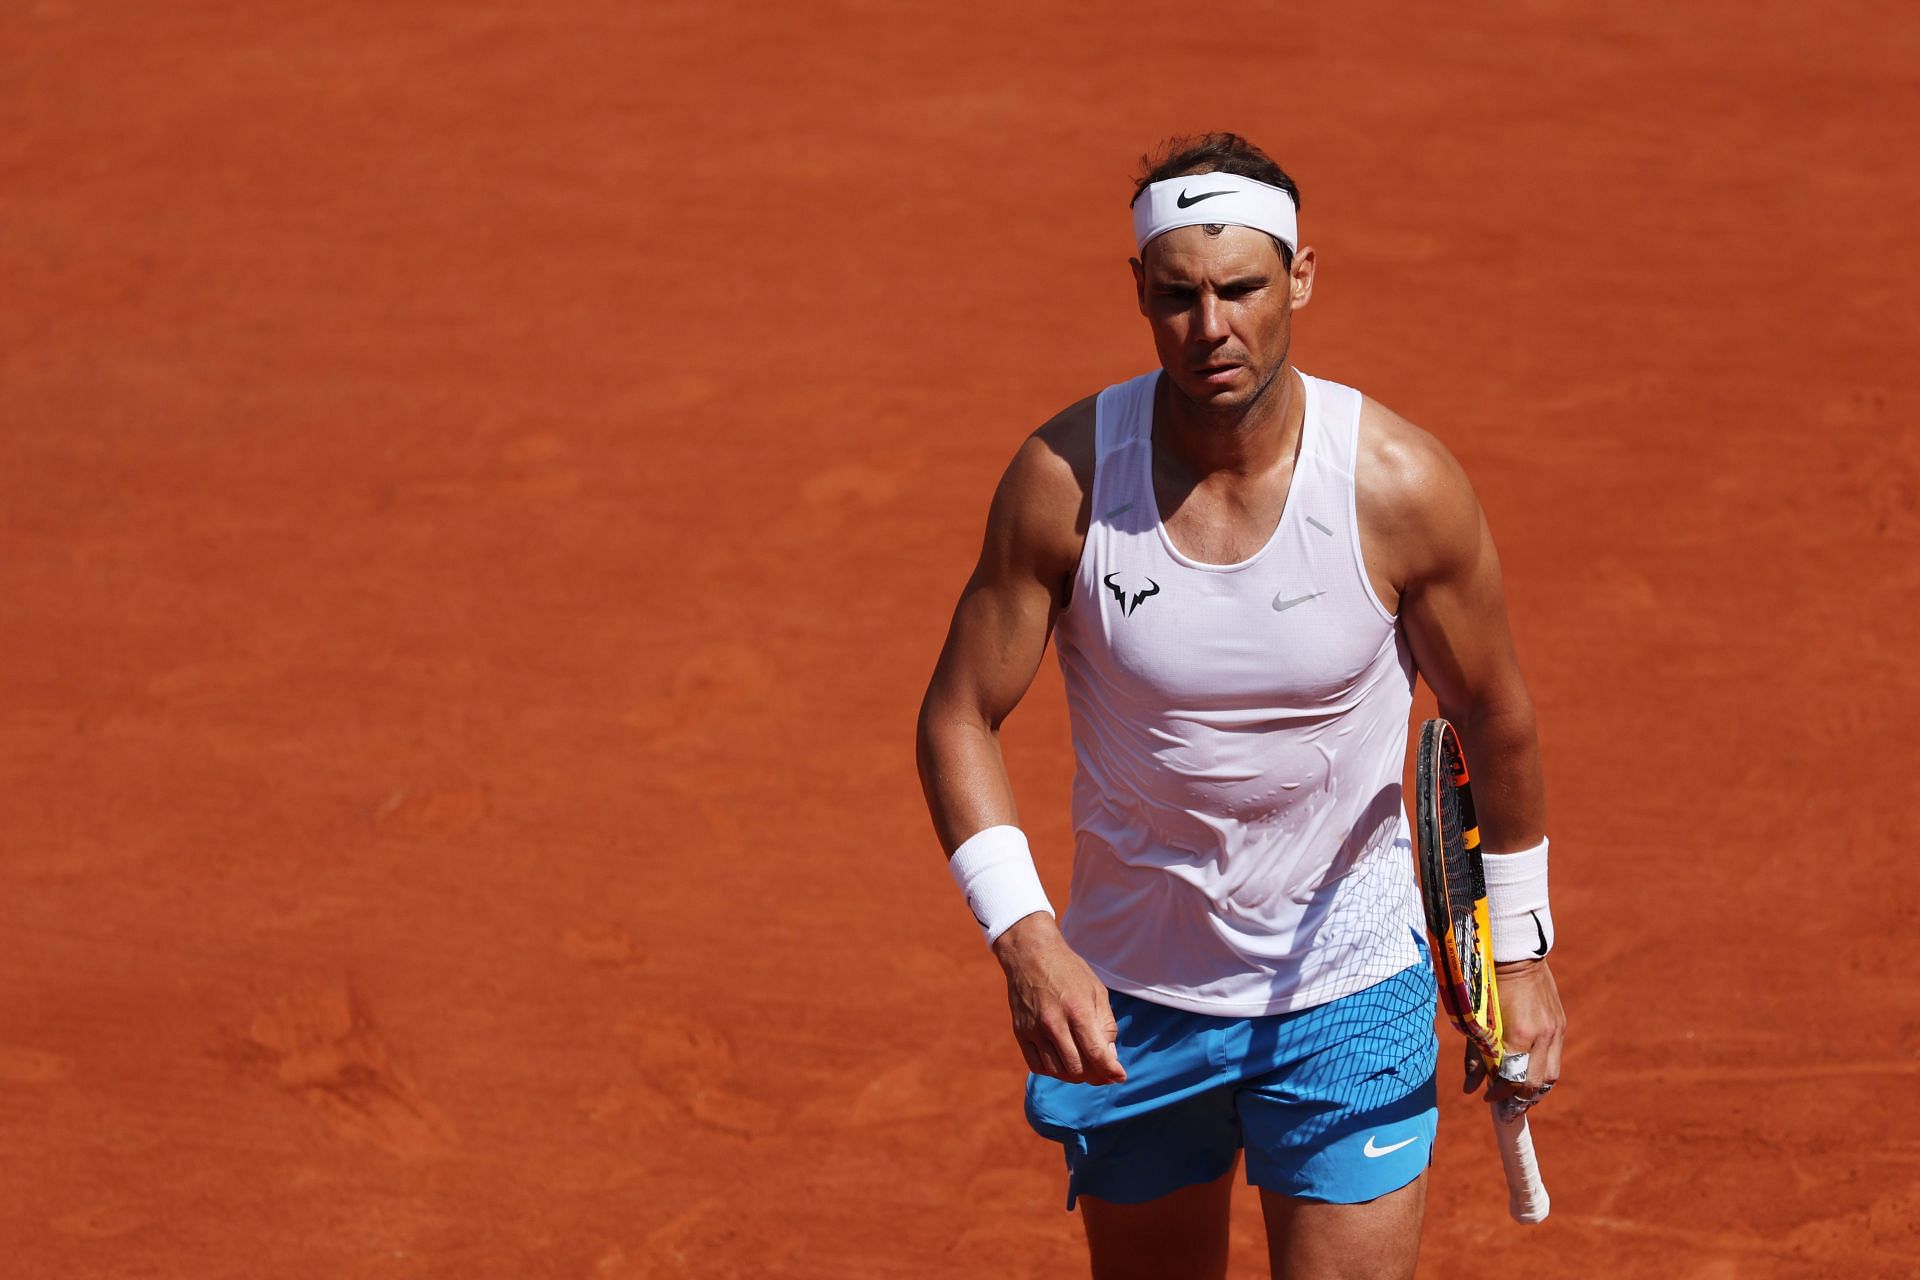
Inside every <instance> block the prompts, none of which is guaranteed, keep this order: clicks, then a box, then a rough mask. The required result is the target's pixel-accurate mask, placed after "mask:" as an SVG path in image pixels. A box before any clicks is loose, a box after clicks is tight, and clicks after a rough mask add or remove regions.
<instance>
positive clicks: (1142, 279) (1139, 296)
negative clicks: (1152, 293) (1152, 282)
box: [1127, 258, 1147, 315]
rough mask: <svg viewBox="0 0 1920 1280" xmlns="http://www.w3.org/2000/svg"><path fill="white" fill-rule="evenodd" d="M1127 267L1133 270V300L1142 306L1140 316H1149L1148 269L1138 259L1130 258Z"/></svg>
mask: <svg viewBox="0 0 1920 1280" xmlns="http://www.w3.org/2000/svg"><path fill="white" fill-rule="evenodd" d="M1127 265H1128V266H1129V267H1132V268H1133V298H1134V301H1135V302H1138V303H1139V304H1140V314H1141V315H1145V314H1147V268H1146V264H1145V263H1143V262H1141V261H1140V259H1138V258H1128V259H1127Z"/></svg>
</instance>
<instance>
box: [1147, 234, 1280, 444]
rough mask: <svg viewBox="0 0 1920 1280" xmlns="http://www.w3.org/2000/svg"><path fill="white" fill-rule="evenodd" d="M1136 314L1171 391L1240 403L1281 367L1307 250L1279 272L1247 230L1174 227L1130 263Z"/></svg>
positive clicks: (1266, 248) (1269, 247) (1264, 238)
mask: <svg viewBox="0 0 1920 1280" xmlns="http://www.w3.org/2000/svg"><path fill="white" fill-rule="evenodd" d="M1132 265H1133V279H1134V287H1135V289H1136V291H1137V292H1138V295H1139V299H1140V314H1141V315H1143V316H1145V317H1146V318H1147V324H1148V325H1149V326H1150V327H1151V328H1152V330H1153V345H1154V348H1155V350H1157V351H1158V352H1159V353H1160V364H1161V366H1162V367H1163V368H1165V369H1166V371H1167V378H1168V380H1169V381H1171V382H1172V384H1173V387H1174V390H1175V391H1177V392H1178V393H1179V394H1181V395H1183V396H1184V397H1186V399H1188V400H1190V401H1191V402H1193V403H1194V404H1195V405H1197V406H1199V407H1201V408H1205V409H1213V410H1235V409H1244V408H1246V407H1247V406H1248V405H1250V404H1252V403H1253V402H1254V401H1255V400H1257V399H1259V397H1260V395H1261V394H1262V393H1263V392H1264V391H1265V390H1266V388H1267V386H1268V384H1270V383H1271V382H1272V381H1273V379H1274V375H1275V374H1277V373H1278V372H1279V371H1280V369H1281V367H1282V366H1283V365H1284V364H1285V363H1286V359H1287V348H1288V345H1289V344H1290V342H1291V341H1292V337H1293V313H1294V311H1295V310H1297V309H1298V308H1300V307H1304V306H1305V305H1307V299H1308V298H1310V297H1311V296H1312V294H1313V266H1314V262H1313V250H1312V249H1310V248H1302V249H1301V251H1300V252H1299V253H1297V254H1295V255H1294V259H1293V270H1292V271H1291V272H1289V271H1288V270H1287V268H1286V266H1285V265H1284V264H1283V263H1282V262H1281V260H1280V251H1279V249H1278V248H1277V247H1276V246H1275V245H1274V243H1273V239H1272V237H1270V236H1268V235H1267V233H1266V232H1264V231H1256V230H1254V229H1253V228H1252V227H1233V226H1229V227H1222V228H1220V230H1219V231H1218V233H1217V234H1212V235H1209V234H1208V232H1207V229H1206V228H1205V227H1176V228H1175V229H1174V230H1172V231H1169V232H1167V233H1166V234H1165V235H1163V236H1159V237H1157V238H1156V239H1154V240H1153V241H1151V242H1150V243H1149V244H1148V245H1147V247H1146V252H1145V254H1144V256H1143V258H1140V259H1135V260H1134V261H1133V264H1132Z"/></svg>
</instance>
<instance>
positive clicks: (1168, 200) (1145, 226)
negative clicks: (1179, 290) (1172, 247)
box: [1133, 173, 1300, 250]
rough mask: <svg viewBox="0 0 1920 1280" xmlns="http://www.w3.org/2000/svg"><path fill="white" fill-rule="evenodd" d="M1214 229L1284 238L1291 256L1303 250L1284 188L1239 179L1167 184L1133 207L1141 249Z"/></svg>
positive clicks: (1204, 177) (1207, 177) (1210, 177)
mask: <svg viewBox="0 0 1920 1280" xmlns="http://www.w3.org/2000/svg"><path fill="white" fill-rule="evenodd" d="M1211 223H1222V224H1225V225H1227V226H1231V227H1252V228H1254V229H1255V230H1256V231H1264V232H1266V233H1267V234H1268V235H1270V236H1277V237H1279V238H1280V240H1281V241H1282V242H1284V243H1285V244H1286V246H1287V248H1288V249H1290V250H1291V249H1298V248H1299V247H1300V232H1299V228H1298V224H1297V222H1296V220H1295V212H1294V207H1293V198H1292V197H1291V196H1289V195H1288V194H1287V193H1286V192H1285V191H1282V190H1281V189H1280V188H1279V187H1271V186H1268V185H1267V184H1266V183H1264V182H1255V181H1254V180H1253V179H1252V178H1243V177H1241V176H1240V175H1238V174H1234V173H1196V174H1192V175H1190V176H1188V177H1185V178H1168V179H1167V180H1166V181H1164V182H1156V183H1154V184H1153V185H1152V186H1150V187H1148V188H1147V189H1146V190H1145V191H1142V192H1141V193H1140V195H1139V197H1138V198H1137V199H1135V200H1134V202H1133V241H1134V246H1135V248H1138V249H1145V248H1146V247H1147V241H1149V240H1151V239H1153V238H1154V237H1155V236H1157V235H1160V234H1161V233H1162V232H1166V231H1171V230H1173V229H1174V228H1175V227H1195V226H1201V225H1203V224H1211Z"/></svg>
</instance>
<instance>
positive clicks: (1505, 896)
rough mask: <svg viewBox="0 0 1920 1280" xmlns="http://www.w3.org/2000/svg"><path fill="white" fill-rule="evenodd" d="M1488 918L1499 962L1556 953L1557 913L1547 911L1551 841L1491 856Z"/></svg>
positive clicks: (1486, 860)
mask: <svg viewBox="0 0 1920 1280" xmlns="http://www.w3.org/2000/svg"><path fill="white" fill-rule="evenodd" d="M1482 863H1483V865H1484V866H1485V867H1486V872H1487V915H1488V917H1489V919H1490V920H1491V921H1492V924H1493V958H1494V960H1495V962H1496V963H1499V964H1505V963H1507V962H1508V961H1510V960H1536V959H1538V958H1539V957H1541V956H1544V955H1546V954H1547V952H1549V951H1551V950H1553V912H1552V911H1550V910H1549V909H1548V908H1547V842H1546V841H1545V840H1542V841H1541V842H1540V843H1539V844H1537V845H1535V846H1534V847H1533V848H1531V849H1522V850H1521V851H1520V852H1518V853H1489V854H1487V855H1486V857H1485V858H1483V859H1482Z"/></svg>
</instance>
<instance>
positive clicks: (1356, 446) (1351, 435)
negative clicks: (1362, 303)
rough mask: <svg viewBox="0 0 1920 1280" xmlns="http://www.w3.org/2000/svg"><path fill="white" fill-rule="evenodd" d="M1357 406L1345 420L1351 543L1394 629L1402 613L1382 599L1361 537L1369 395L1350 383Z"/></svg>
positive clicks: (1357, 566)
mask: <svg viewBox="0 0 1920 1280" xmlns="http://www.w3.org/2000/svg"><path fill="white" fill-rule="evenodd" d="M1347 391H1348V394H1349V396H1350V397H1351V399H1352V403H1353V408H1352V411H1351V412H1350V413H1349V414H1348V416H1347V422H1346V424H1345V437H1346V457H1345V459H1344V461H1345V464H1346V472H1347V545H1348V547H1349V548H1350V549H1351V550H1352V552H1353V571H1354V572H1355V573H1357V574H1359V575H1360V589H1361V590H1362V591H1364V592H1366V593H1367V602H1368V603H1369V604H1371V605H1372V606H1373V609H1374V612H1375V613H1377V614H1379V615H1380V620H1381V621H1382V622H1384V623H1386V624H1387V626H1389V627H1391V628H1393V629H1394V630H1396V631H1397V630H1399V627H1400V617H1399V615H1398V614H1394V613H1390V612H1388V610H1387V606H1386V605H1385V604H1384V603H1382V602H1381V600H1380V593H1379V592H1377V591H1375V590H1374V589H1373V576H1372V575H1371V574H1369V573H1368V572H1367V553H1366V549H1365V547H1364V546H1363V545H1362V544H1361V541H1360V414H1361V411H1362V410H1363V409H1365V408H1366V397H1365V396H1363V395H1361V394H1360V392H1358V391H1356V390H1354V389H1353V388H1351V387H1349V388H1348V389H1347Z"/></svg>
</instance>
